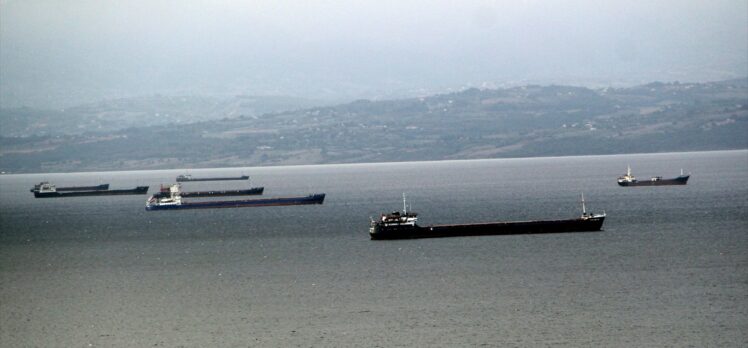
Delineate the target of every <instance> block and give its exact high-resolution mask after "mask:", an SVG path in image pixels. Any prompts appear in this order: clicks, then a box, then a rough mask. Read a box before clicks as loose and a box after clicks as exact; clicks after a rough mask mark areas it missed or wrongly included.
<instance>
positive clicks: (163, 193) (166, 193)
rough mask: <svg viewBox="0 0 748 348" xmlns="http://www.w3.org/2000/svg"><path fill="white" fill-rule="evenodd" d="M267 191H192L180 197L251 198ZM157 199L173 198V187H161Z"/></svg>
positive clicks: (258, 189) (183, 193)
mask: <svg viewBox="0 0 748 348" xmlns="http://www.w3.org/2000/svg"><path fill="white" fill-rule="evenodd" d="M263 191H265V188H264V187H253V188H250V189H246V190H213V191H190V192H184V191H181V188H180V191H179V195H180V196H182V197H220V196H251V195H261V194H262V192H263ZM153 196H154V197H156V198H164V197H170V196H171V187H170V186H169V187H163V186H161V189H160V190H159V192H156V194H154V195H153Z"/></svg>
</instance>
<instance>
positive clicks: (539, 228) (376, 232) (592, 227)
mask: <svg viewBox="0 0 748 348" xmlns="http://www.w3.org/2000/svg"><path fill="white" fill-rule="evenodd" d="M417 221H418V214H416V213H413V212H408V211H407V206H406V205H405V195H403V212H402V213H400V212H398V211H396V212H393V213H391V214H382V216H381V217H380V219H379V220H374V219H372V220H371V227H370V228H369V236H371V239H414V238H437V237H462V236H487V235H502V234H532V233H559V232H589V231H600V229H601V228H602V226H603V221H605V213H602V214H592V213H587V209H586V207H585V204H584V196H582V216H580V217H578V218H575V219H567V220H533V221H500V222H484V223H473V224H460V225H432V226H426V227H421V226H418V224H417V223H416V222H417Z"/></svg>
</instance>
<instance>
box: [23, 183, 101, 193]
mask: <svg viewBox="0 0 748 348" xmlns="http://www.w3.org/2000/svg"><path fill="white" fill-rule="evenodd" d="M56 189H57V191H58V192H59V191H102V190H108V189H109V184H101V185H96V186H71V187H57V188H56ZM29 191H30V192H34V191H39V185H36V186H34V188H32V189H30V190H29Z"/></svg>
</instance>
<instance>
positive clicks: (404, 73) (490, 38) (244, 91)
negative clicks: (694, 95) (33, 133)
mask: <svg viewBox="0 0 748 348" xmlns="http://www.w3.org/2000/svg"><path fill="white" fill-rule="evenodd" d="M746 23H748V3H746V2H745V1H732V0H714V1H696V0H660V1H638V0H634V1H631V0H627V1H622V0H621V1H603V2H600V1H587V0H571V1H535V0H524V1H499V0H476V1H467V2H463V3H460V4H456V3H454V2H451V1H446V0H436V1H406V2H403V1H388V0H385V1H373V0H359V1H350V2H349V1H345V2H344V1H316V2H313V3H309V4H305V3H296V2H286V1H271V0H258V1H249V2H235V1H188V2H184V1H171V0H154V1H122V2H101V1H40V0H30V1H28V0H24V1H20V0H2V1H0V106H2V107H3V108H17V107H23V106H26V107H31V108H37V109H61V108H69V107H72V106H76V105H81V104H90V103H97V102H99V101H100V100H114V99H123V98H133V97H144V96H151V95H154V94H160V95H164V96H172V97H179V96H201V97H209V98H220V99H226V98H230V97H232V96H234V95H262V96H291V97H296V98H303V99H313V100H322V101H325V102H328V103H340V102H344V101H351V100H355V99H372V100H384V99H395V98H408V97H417V96H427V95H433V94H439V93H449V92H454V91H460V90H463V89H465V88H470V87H478V88H486V87H513V86H522V85H527V84H541V85H548V84H560V85H576V86H587V87H605V86H613V87H622V86H635V85H640V84H645V83H648V82H651V81H666V82H673V81H680V82H706V81H716V80H724V79H730V78H739V77H744V76H747V75H748V66H747V65H748V64H746V62H747V61H748V44H746V43H747V42H748V27H747V26H748V24H746Z"/></svg>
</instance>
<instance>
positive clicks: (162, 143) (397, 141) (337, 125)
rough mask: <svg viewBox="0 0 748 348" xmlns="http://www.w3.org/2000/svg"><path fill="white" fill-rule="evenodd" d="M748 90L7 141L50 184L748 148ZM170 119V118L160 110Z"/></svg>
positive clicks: (19, 165)
mask: <svg viewBox="0 0 748 348" xmlns="http://www.w3.org/2000/svg"><path fill="white" fill-rule="evenodd" d="M747 81H748V80H746V79H740V80H731V81H722V82H714V83H699V84H692V83H689V84H679V83H651V84H647V85H643V86H638V87H633V88H607V89H600V90H592V89H588V88H582V87H569V86H525V87H517V88H510V89H496V90H495V89H485V90H479V89H469V90H466V91H463V92H459V93H453V94H445V95H436V96H431V97H424V98H414V99H403V100H387V101H368V100H360V101H356V102H353V103H349V104H343V105H337V106H331V107H314V108H306V109H299V110H295V111H285V112H278V113H270V114H264V115H262V116H257V115H249V114H247V115H244V116H238V117H236V118H226V119H220V120H214V121H209V122H201V123H193V124H185V125H169V126H152V127H137V128H128V129H122V130H116V131H111V132H97V133H84V134H74V135H64V136H36V137H28V138H20V137H4V138H2V139H0V149H1V151H0V152H1V154H0V170H4V171H11V172H19V171H22V172H46V171H72V170H117V169H146V168H178V167H191V168H196V167H217V166H250V165H276V164H302V163H349V162H375V161H411V160H439V159H467V158H497V157H521V156H550V155H554V156H555V155H581V154H611V153H629V152H662V151H693V150H716V149H745V148H748V136H747V135H748V83H747ZM161 112H164V113H166V112H169V111H168V110H163V111H161Z"/></svg>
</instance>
